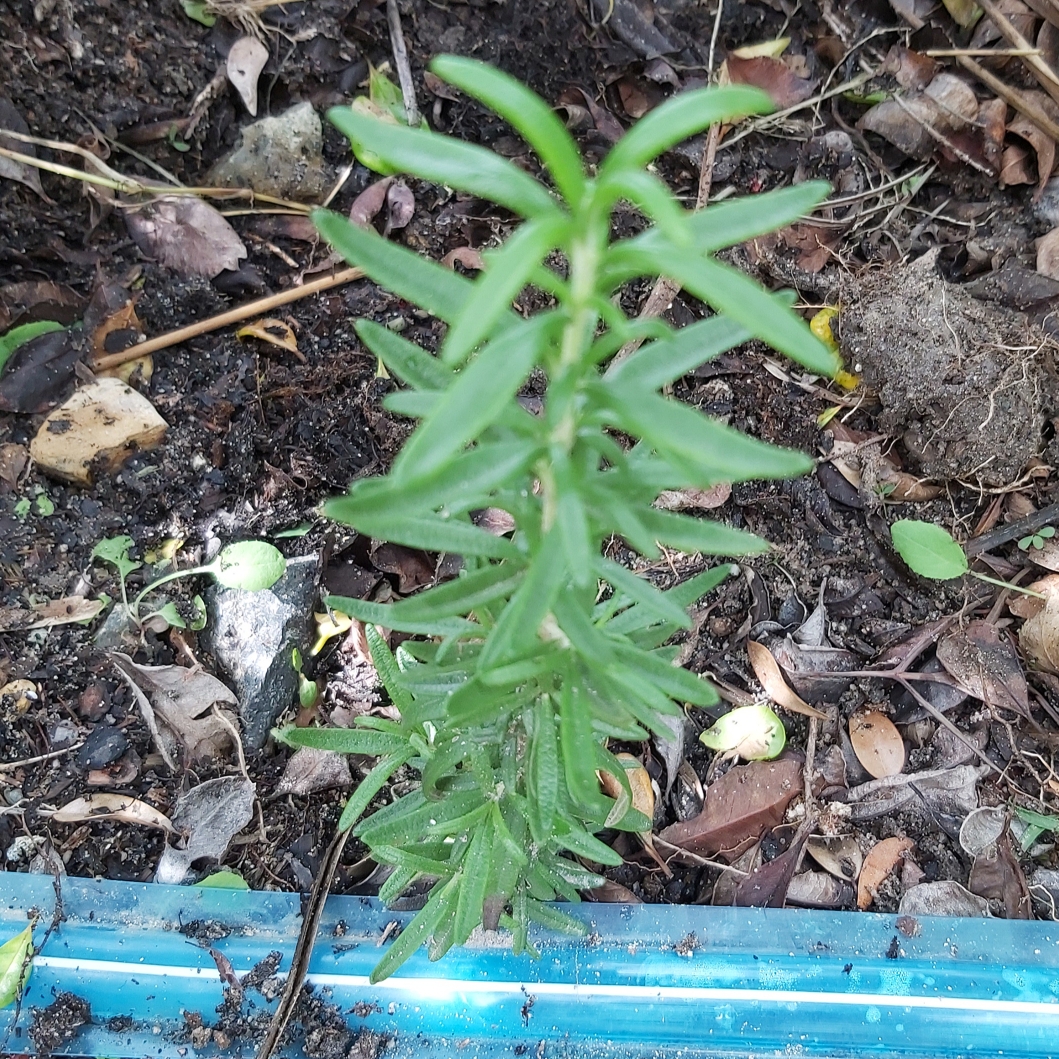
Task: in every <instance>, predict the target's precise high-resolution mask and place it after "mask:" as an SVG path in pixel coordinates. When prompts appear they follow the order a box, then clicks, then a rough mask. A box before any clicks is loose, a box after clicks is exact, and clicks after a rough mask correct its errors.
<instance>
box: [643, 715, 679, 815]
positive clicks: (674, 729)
mask: <svg viewBox="0 0 1059 1059" xmlns="http://www.w3.org/2000/svg"><path fill="white" fill-rule="evenodd" d="M658 720H659V722H660V724H661V726H662V727H663V728H665V729H666V731H667V732H668V733H669V734H668V735H659V734H658V732H653V733H652V734H651V742H652V743H653V744H654V748H655V750H657V751H658V753H659V755H660V756H661V758H662V761H663V762H664V763H665V766H666V785H665V790H664V791H663V798H668V797H669V792H670V791H671V790H672V788H673V781H674V780H675V779H676V778H677V773H678V772H679V771H680V766H681V765H682V764H683V762H684V718H683V717H671V716H669V715H667V714H663V715H659V718H658Z"/></svg>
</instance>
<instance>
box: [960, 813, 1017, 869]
mask: <svg viewBox="0 0 1059 1059" xmlns="http://www.w3.org/2000/svg"><path fill="white" fill-rule="evenodd" d="M1007 824H1008V814H1007V810H1006V809H1005V808H1004V807H1003V806H1000V805H988V806H982V807H981V808H978V809H975V810H974V811H973V812H970V813H968V814H967V817H966V819H965V820H964V821H963V824H962V825H961V826H960V846H961V847H962V848H963V851H964V853H966V854H967V855H968V856H969V857H980V856H981V855H982V854H983V853H985V854H989V855H993V854H995V852H996V844H997V842H998V841H999V840H1000V836H1001V835H1002V834H1003V833H1004V831H1005V829H1006V828H1007Z"/></svg>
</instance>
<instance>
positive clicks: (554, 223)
mask: <svg viewBox="0 0 1059 1059" xmlns="http://www.w3.org/2000/svg"><path fill="white" fill-rule="evenodd" d="M569 227H570V222H569V219H568V218H567V217H566V216H565V215H564V214H549V215H547V216H544V217H538V218H536V219H535V220H532V221H527V222H526V223H525V224H523V225H522V226H521V227H520V228H518V229H516V231H515V234H514V235H512V236H511V237H510V238H509V239H508V240H507V242H506V243H504V245H503V246H502V247H501V248H500V249H499V250H495V251H490V252H489V253H487V254H486V255H485V259H486V268H485V274H484V275H483V276H482V277H481V279H479V280H477V281H475V284H474V288H473V293H472V294H471V297H470V298H469V299H468V301H467V304H466V305H465V307H464V310H463V312H462V313H461V314H460V318H459V320H457V321H456V322H455V323H454V324H453V325H452V329H451V330H450V331H449V333H448V335H447V336H446V338H445V342H444V344H443V345H442V347H441V359H442V361H443V362H444V363H445V364H448V365H449V366H450V367H456V366H457V365H460V364H462V363H463V362H464V361H465V360H466V359H467V358H468V357H469V356H470V354H471V352H472V351H473V350H474V348H475V346H477V345H478V344H479V343H480V342H482V341H484V340H485V339H486V338H487V337H488V336H489V334H490V333H491V332H492V330H493V328H494V327H495V325H496V323H497V321H498V320H500V318H501V317H502V316H503V315H504V313H505V312H508V311H509V309H510V307H511V303H512V301H514V299H515V297H516V296H517V295H518V293H519V292H520V291H521V290H522V288H523V287H525V286H526V284H527V283H528V282H529V280H530V277H531V276H532V274H533V272H534V271H535V270H536V269H537V267H538V266H539V265H540V263H541V262H542V261H543V260H544V258H545V257H547V255H548V254H549V253H550V252H551V251H552V250H553V249H554V248H555V247H557V246H560V245H561V244H562V243H563V241H564V237H565V236H566V235H567V232H568V230H569ZM535 319H536V320H540V319H541V317H536V318H535ZM530 333H531V334H532V335H533V342H534V347H535V348H537V347H538V346H539V343H540V332H539V331H533V332H530ZM505 337H506V336H505ZM495 342H496V339H494V344H495ZM482 356H485V353H483V354H482ZM520 382H521V380H520Z"/></svg>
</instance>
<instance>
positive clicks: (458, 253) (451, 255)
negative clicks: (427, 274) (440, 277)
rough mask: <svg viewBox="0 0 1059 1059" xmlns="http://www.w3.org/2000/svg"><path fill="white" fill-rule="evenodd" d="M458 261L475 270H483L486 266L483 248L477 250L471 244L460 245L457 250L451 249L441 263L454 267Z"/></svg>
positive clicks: (447, 266)
mask: <svg viewBox="0 0 1059 1059" xmlns="http://www.w3.org/2000/svg"><path fill="white" fill-rule="evenodd" d="M457 263H459V264H461V265H462V266H463V267H464V268H466V269H469V270H471V271H475V272H481V271H482V269H484V268H485V261H484V260H483V259H482V252H481V250H475V249H474V248H473V247H470V246H458V247H456V249H455V250H450V251H449V252H448V253H447V254H446V255H445V256H444V257H443V258H442V259H441V264H443V265H444V266H445V267H446V268H452V267H453V266H454V265H455V264H457Z"/></svg>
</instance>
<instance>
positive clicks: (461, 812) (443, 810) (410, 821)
mask: <svg viewBox="0 0 1059 1059" xmlns="http://www.w3.org/2000/svg"><path fill="white" fill-rule="evenodd" d="M480 808H482V792H481V791H479V790H473V791H454V792H450V793H449V794H447V795H446V797H445V798H444V800H443V801H440V802H428V801H427V800H426V798H424V797H423V795H422V793H421V792H419V791H416V792H415V793H414V794H409V795H405V797H403V798H399V799H398V800H397V801H395V802H393V803H391V804H390V805H387V806H384V807H383V808H382V809H380V810H379V811H378V812H375V813H372V814H371V816H369V817H368V818H367V819H366V820H362V821H361V822H360V823H359V824H358V825H357V826H356V827H355V828H354V830H353V834H354V835H356V836H357V837H358V838H360V839H363V840H364V842H366V843H367V844H368V845H369V846H371V847H375V846H378V845H386V846H403V845H411V844H413V843H415V842H419V841H422V839H423V837H424V836H425V835H426V830H427V828H428V827H430V826H432V823H433V825H434V826H437V825H440V827H441V830H442V832H443V831H444V830H445V828H446V825H447V823H448V821H450V820H459V819H463V818H465V817H466V816H468V815H469V814H473V813H474V812H475V811H476V810H478V809H480ZM458 826H459V825H457V828H458Z"/></svg>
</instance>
